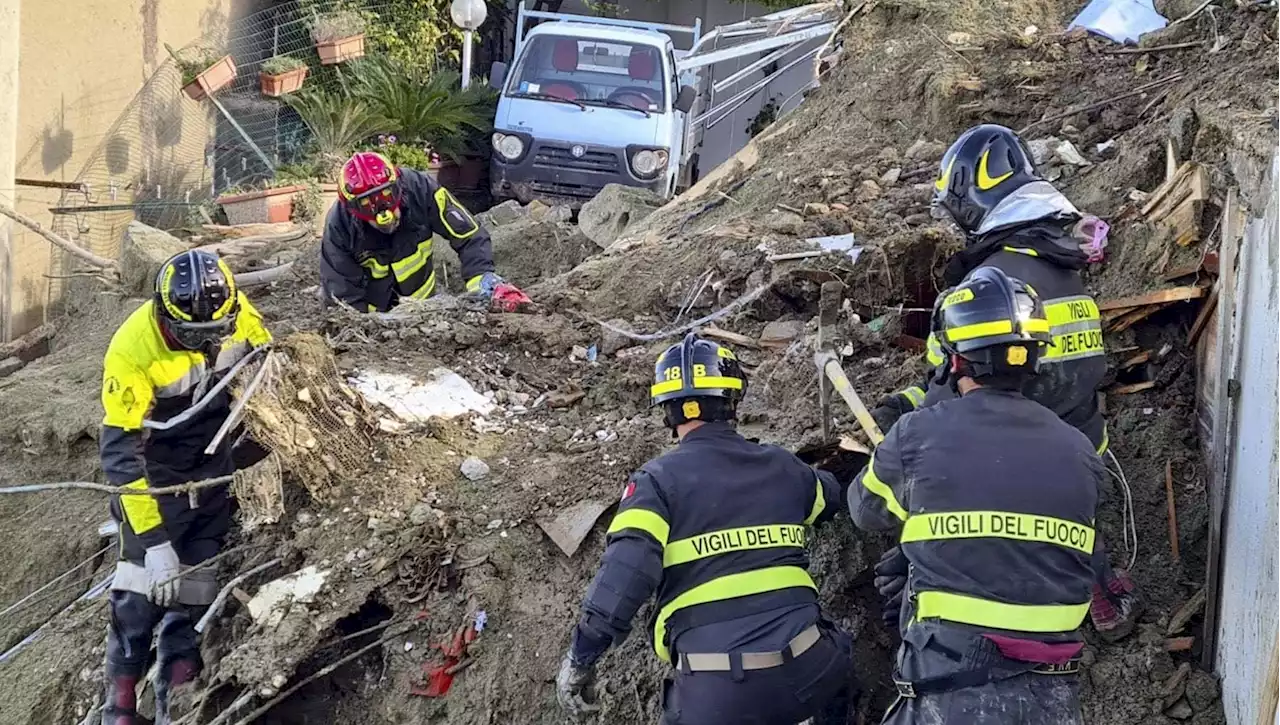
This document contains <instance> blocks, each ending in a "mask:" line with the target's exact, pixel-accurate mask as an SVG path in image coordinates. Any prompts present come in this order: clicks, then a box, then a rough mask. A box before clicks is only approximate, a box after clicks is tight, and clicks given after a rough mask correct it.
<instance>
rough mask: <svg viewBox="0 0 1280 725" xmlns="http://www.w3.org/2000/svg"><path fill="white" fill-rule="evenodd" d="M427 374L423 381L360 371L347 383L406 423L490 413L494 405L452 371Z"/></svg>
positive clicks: (445, 369) (433, 371)
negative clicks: (427, 376)
mask: <svg viewBox="0 0 1280 725" xmlns="http://www.w3.org/2000/svg"><path fill="white" fill-rule="evenodd" d="M428 375H429V379H428V380H426V381H425V382H424V381H418V380H415V379H413V378H411V377H408V376H405V375H397V374H394V373H379V372H375V371H372V370H362V371H360V372H358V373H357V374H356V375H355V376H354V377H352V378H350V380H349V382H350V383H351V386H352V387H353V388H355V389H356V390H357V391H358V392H359V393H360V394H361V395H363V396H364V397H365V399H367V400H368V401H369V402H371V403H376V404H379V405H383V406H386V407H387V408H389V409H391V411H392V412H393V413H395V414H396V415H397V416H399V417H400V418H401V419H403V420H406V421H409V422H424V421H427V420H429V419H431V418H436V417H439V418H454V417H457V416H459V415H465V414H467V413H479V414H480V415H482V416H483V415H488V414H489V413H491V412H492V411H493V407H494V405H493V403H492V402H491V401H489V400H488V399H487V398H485V397H484V396H483V395H480V394H479V393H477V392H476V389H475V388H473V387H471V383H468V382H467V381H466V380H464V379H463V378H462V377H461V376H460V375H458V374H457V373H455V372H453V371H452V370H449V369H448V368H435V369H434V370H432V371H431V372H430V373H428Z"/></svg>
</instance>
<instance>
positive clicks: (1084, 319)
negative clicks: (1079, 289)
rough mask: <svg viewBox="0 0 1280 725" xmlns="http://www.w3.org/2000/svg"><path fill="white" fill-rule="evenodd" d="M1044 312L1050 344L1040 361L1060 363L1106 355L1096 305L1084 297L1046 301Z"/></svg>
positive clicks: (1090, 299)
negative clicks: (1047, 320)
mask: <svg viewBox="0 0 1280 725" xmlns="http://www.w3.org/2000/svg"><path fill="white" fill-rule="evenodd" d="M1044 311H1045V316H1046V317H1048V319H1049V332H1050V334H1052V335H1053V343H1052V344H1051V345H1050V346H1049V348H1048V349H1047V350H1045V352H1044V354H1043V355H1042V356H1041V358H1040V359H1041V361H1042V362H1048V363H1060V362H1067V361H1068V360H1078V359H1080V358H1086V357H1099V356H1101V355H1105V354H1106V346H1105V345H1104V344H1103V340H1102V317H1101V315H1099V313H1098V305H1097V303H1096V302H1094V301H1093V299H1092V298H1090V297H1089V296H1088V295H1076V296H1073V297H1060V298H1057V299H1054V300H1050V301H1048V302H1046V303H1045V306H1044Z"/></svg>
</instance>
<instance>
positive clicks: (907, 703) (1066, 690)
mask: <svg viewBox="0 0 1280 725" xmlns="http://www.w3.org/2000/svg"><path fill="white" fill-rule="evenodd" d="M959 723H964V725H1084V718H1083V716H1082V715H1081V713H1080V679H1079V676H1078V675H1075V674H1071V675H1038V674H1033V673H1026V674H1022V675H1018V676H1016V677H1010V678H1009V679H1007V680H999V681H997V682H991V683H988V684H986V685H982V686H981V687H966V688H963V689H959V690H953V691H951V692H940V693H937V694H932V695H922V696H920V697H915V698H906V697H899V698H898V699H897V701H895V702H894V703H893V705H891V706H890V707H889V711H888V712H887V713H885V716H884V720H883V721H882V723H881V725H959Z"/></svg>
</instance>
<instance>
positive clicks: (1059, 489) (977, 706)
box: [848, 268, 1105, 725]
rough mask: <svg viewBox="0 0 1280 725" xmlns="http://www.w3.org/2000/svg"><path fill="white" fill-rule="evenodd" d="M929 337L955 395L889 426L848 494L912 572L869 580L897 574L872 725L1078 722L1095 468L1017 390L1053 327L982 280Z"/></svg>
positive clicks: (1028, 297) (1007, 291) (1000, 281)
mask: <svg viewBox="0 0 1280 725" xmlns="http://www.w3.org/2000/svg"><path fill="white" fill-rule="evenodd" d="M933 331H934V333H935V335H936V336H937V339H938V341H939V343H940V348H941V350H942V353H943V355H944V356H945V359H946V362H945V365H946V369H947V370H948V376H947V379H948V385H949V387H951V388H952V390H953V391H954V392H955V393H956V397H954V398H952V399H950V400H945V401H940V402H938V403H937V404H935V405H932V406H928V407H924V408H921V409H919V410H917V411H915V412H911V413H908V414H906V415H904V416H902V417H901V418H900V419H899V420H898V421H897V422H896V423H895V424H894V425H893V427H892V428H890V429H889V432H888V433H887V435H886V436H885V439H884V441H883V442H881V443H880V445H879V446H878V447H877V448H876V450H875V452H874V454H873V455H872V457H871V460H870V462H869V463H868V464H867V466H866V467H865V468H863V470H862V471H861V472H860V473H859V474H858V476H857V477H856V478H855V479H854V482H853V484H852V485H851V486H850V487H849V492H848V504H849V509H850V512H851V514H852V515H853V520H854V523H855V524H856V525H857V526H858V527H860V528H863V529H868V530H876V531H880V530H898V531H900V537H899V542H900V543H899V546H900V550H899V551H900V553H901V556H902V558H904V559H905V562H903V563H905V564H909V566H901V567H888V566H885V565H886V564H887V563H888V562H884V561H882V566H881V567H880V569H881V571H878V572H877V573H879V574H883V573H884V570H885V569H888V568H896V569H897V571H899V572H902V573H904V574H905V591H903V592H901V594H900V596H901V599H900V602H901V607H902V610H901V613H900V616H899V618H898V622H899V624H900V631H901V634H902V645H901V647H900V648H899V651H898V658H897V666H896V670H895V673H894V679H895V682H896V685H897V689H898V699H897V700H896V701H895V702H894V704H893V705H892V706H891V708H890V710H889V712H888V713H887V714H886V716H885V720H884V723H886V724H888V725H907V724H910V725H935V724H936V725H941V724H942V723H960V722H964V723H976V724H987V723H992V724H994V723H1002V724H1011V725H1050V724H1052V725H1060V724H1064V723H1082V722H1083V721H1082V719H1081V714H1080V704H1079V682H1078V680H1077V677H1076V676H1075V673H1076V672H1077V670H1078V666H1079V665H1078V662H1077V660H1076V657H1077V656H1078V655H1079V653H1080V651H1081V650H1082V649H1083V646H1084V644H1083V641H1082V639H1081V636H1080V633H1079V630H1078V628H1079V626H1080V624H1081V623H1082V622H1083V621H1084V618H1085V615H1086V614H1087V613H1088V610H1089V592H1090V586H1091V584H1092V581H1093V573H1092V566H1091V564H1090V556H1091V553H1092V552H1093V540H1094V538H1095V532H1094V529H1093V520H1094V514H1095V509H1096V505H1097V487H1098V485H1099V483H1100V482H1101V480H1102V477H1103V476H1104V475H1105V469H1104V468H1103V466H1102V462H1101V459H1100V458H1099V457H1098V455H1097V453H1096V450H1095V447H1094V445H1093V443H1092V442H1091V441H1090V440H1089V439H1088V438H1087V437H1086V436H1085V435H1083V434H1082V433H1081V432H1080V431H1079V430H1077V429H1075V428H1073V427H1072V426H1070V425H1068V424H1067V423H1066V422H1065V421H1063V420H1062V419H1061V418H1059V417H1058V416H1057V415H1054V413H1053V411H1051V410H1049V409H1048V408H1046V407H1044V406H1042V405H1040V404H1039V403H1036V402H1035V401H1032V400H1030V399H1028V398H1027V397H1025V396H1024V395H1023V394H1022V392H1021V391H1022V390H1024V389H1026V386H1027V383H1028V379H1029V378H1031V377H1033V376H1034V375H1035V374H1036V370H1037V369H1038V368H1039V366H1040V358H1041V355H1042V354H1043V353H1044V350H1045V343H1047V342H1048V341H1049V340H1050V339H1051V336H1050V332H1049V331H1050V322H1049V320H1047V319H1046V316H1045V312H1044V309H1043V306H1042V304H1041V302H1040V300H1039V299H1038V297H1037V295H1036V293H1035V291H1034V290H1033V289H1032V288H1031V287H1030V286H1028V285H1026V284H1023V283H1022V282H1020V281H1018V280H1016V279H1012V278H1010V277H1009V276H1008V275H1006V274H1004V273H1003V272H1001V271H1000V270H998V269H994V268H983V269H979V270H977V271H975V272H974V273H973V274H972V275H970V277H969V279H968V280H966V281H965V282H963V283H961V284H960V285H959V286H957V287H955V288H952V289H951V290H949V291H948V292H945V293H944V294H943V296H942V297H940V298H939V302H938V304H937V306H936V307H935V311H934V318H933ZM891 556H892V552H891ZM900 581H901V580H900ZM878 585H882V582H878ZM882 588H883V587H882Z"/></svg>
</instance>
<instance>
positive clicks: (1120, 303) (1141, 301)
mask: <svg viewBox="0 0 1280 725" xmlns="http://www.w3.org/2000/svg"><path fill="white" fill-rule="evenodd" d="M1204 293H1205V288H1204V287H1200V286H1187V287H1172V288H1170V289H1162V290H1158V291H1156V292H1148V293H1147V294H1143V295H1137V296H1134V297H1123V298H1120V299H1115V300H1104V301H1102V302H1099V303H1098V309H1099V310H1100V311H1104V312H1105V311H1107V310H1119V309H1124V308H1131V307H1143V306H1146V305H1158V304H1162V303H1165V302H1181V301H1184V300H1194V299H1196V298H1197V297H1203V296H1204Z"/></svg>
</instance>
